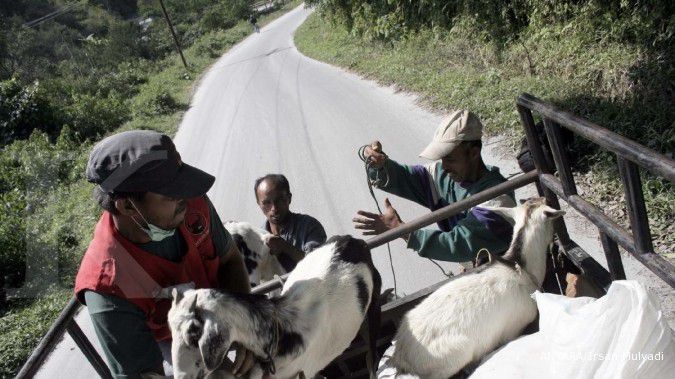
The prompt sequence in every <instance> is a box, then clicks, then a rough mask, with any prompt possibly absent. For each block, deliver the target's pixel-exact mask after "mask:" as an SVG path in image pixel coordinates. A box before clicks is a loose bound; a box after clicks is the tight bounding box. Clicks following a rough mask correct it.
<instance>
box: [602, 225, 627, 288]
mask: <svg viewBox="0 0 675 379" xmlns="http://www.w3.org/2000/svg"><path fill="white" fill-rule="evenodd" d="M600 242H602V249H603V250H604V251H605V259H607V267H608V268H609V275H610V277H611V278H612V280H624V279H626V273H625V272H624V270H623V263H622V262H621V253H619V245H617V244H616V242H614V241H613V240H612V239H611V238H609V236H607V234H605V233H603V232H602V230H601V231H600Z"/></svg>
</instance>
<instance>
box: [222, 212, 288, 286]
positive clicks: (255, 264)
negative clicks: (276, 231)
mask: <svg viewBox="0 0 675 379" xmlns="http://www.w3.org/2000/svg"><path fill="white" fill-rule="evenodd" d="M225 229H227V231H228V232H229V233H230V235H232V239H233V240H234V242H235V243H236V244H237V248H239V252H241V254H242V255H243V256H244V263H245V264H246V271H248V278H249V281H250V282H251V286H252V287H254V286H257V285H258V284H260V283H264V282H267V281H269V280H272V279H273V278H274V275H279V276H281V275H283V274H286V270H285V269H284V267H283V266H282V265H281V264H280V263H279V260H277V257H275V256H274V255H272V254H270V248H269V247H268V246H267V240H268V239H269V238H270V237H272V234H270V233H268V232H267V231H266V230H263V229H260V228H256V227H254V226H253V225H251V224H249V223H248V222H237V221H228V222H226V223H225Z"/></svg>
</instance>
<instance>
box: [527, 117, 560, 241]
mask: <svg viewBox="0 0 675 379" xmlns="http://www.w3.org/2000/svg"><path fill="white" fill-rule="evenodd" d="M517 108H518V113H519V114H520V121H521V122H522V124H523V128H524V129H525V137H526V139H527V145H528V147H529V149H530V153H531V154H532V159H533V160H534V165H535V167H536V168H537V172H538V173H539V175H542V174H552V173H553V168H552V167H549V165H548V163H547V161H546V158H545V157H544V150H543V149H542V147H541V144H540V143H539V138H538V137H537V130H536V128H535V125H534V118H532V111H530V110H529V109H528V108H526V107H524V106H521V105H518V106H517ZM537 190H538V191H539V194H540V195H541V194H542V193H541V192H542V190H543V196H544V198H546V203H547V204H548V205H550V206H551V207H553V208H556V209H560V203H559V202H558V198H557V196H556V195H555V193H553V192H552V191H551V190H550V189H548V188H546V186H541V185H537ZM553 227H554V229H555V232H556V234H557V235H558V239H559V240H560V242H561V243H562V244H563V245H566V244H569V242H570V236H569V234H568V233H567V225H565V220H564V219H562V218H558V219H556V220H555V221H554V222H553Z"/></svg>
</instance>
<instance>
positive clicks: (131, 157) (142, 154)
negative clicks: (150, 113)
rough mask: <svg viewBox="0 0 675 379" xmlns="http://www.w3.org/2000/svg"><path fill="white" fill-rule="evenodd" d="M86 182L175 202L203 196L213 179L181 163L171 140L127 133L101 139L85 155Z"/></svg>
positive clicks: (144, 132) (141, 132)
mask: <svg viewBox="0 0 675 379" xmlns="http://www.w3.org/2000/svg"><path fill="white" fill-rule="evenodd" d="M86 175H87V180H88V181H89V182H91V183H95V184H98V185H99V187H101V189H103V190H104V191H105V192H108V193H113V192H155V193H158V194H161V195H164V196H169V197H173V198H176V199H189V198H193V197H197V196H201V195H204V194H205V193H206V192H207V191H208V190H209V188H211V186H212V185H213V182H214V181H215V179H216V178H215V177H213V176H212V175H209V174H207V173H206V172H204V171H202V170H200V169H198V168H195V167H193V166H190V165H188V164H185V163H183V161H182V160H181V158H180V154H179V153H178V151H177V150H176V145H174V144H173V141H171V138H169V137H168V136H167V135H164V134H161V133H158V132H155V131H152V130H131V131H127V132H122V133H118V134H115V135H112V136H110V137H107V138H104V139H103V140H101V141H100V142H99V143H97V144H96V145H95V146H94V148H93V149H92V150H91V153H90V154H89V161H88V162H87V171H86Z"/></svg>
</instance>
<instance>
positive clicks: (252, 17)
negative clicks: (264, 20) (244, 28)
mask: <svg viewBox="0 0 675 379" xmlns="http://www.w3.org/2000/svg"><path fill="white" fill-rule="evenodd" d="M248 22H250V23H251V25H252V26H253V31H254V32H256V33H260V28H259V27H258V19H257V18H256V17H255V13H251V15H250V16H248Z"/></svg>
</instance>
